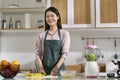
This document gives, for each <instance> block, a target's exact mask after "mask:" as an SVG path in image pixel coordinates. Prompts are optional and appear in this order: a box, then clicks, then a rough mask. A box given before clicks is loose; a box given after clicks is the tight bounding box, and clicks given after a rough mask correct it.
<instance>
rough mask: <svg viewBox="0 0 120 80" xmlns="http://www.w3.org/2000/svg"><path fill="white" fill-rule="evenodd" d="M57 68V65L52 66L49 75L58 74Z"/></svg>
mask: <svg viewBox="0 0 120 80" xmlns="http://www.w3.org/2000/svg"><path fill="white" fill-rule="evenodd" d="M58 69H59V68H58V67H54V68H53V69H52V71H51V73H50V75H53V76H55V75H57V74H58Z"/></svg>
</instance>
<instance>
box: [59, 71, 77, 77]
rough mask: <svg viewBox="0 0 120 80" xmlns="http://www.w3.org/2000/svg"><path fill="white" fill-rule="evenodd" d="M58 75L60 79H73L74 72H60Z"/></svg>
mask: <svg viewBox="0 0 120 80" xmlns="http://www.w3.org/2000/svg"><path fill="white" fill-rule="evenodd" d="M60 75H61V77H64V78H72V77H75V75H76V71H75V70H61V71H60Z"/></svg>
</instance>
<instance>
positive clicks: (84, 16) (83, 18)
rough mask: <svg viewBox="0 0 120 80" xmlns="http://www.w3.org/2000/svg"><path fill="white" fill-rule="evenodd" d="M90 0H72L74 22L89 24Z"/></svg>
mask: <svg viewBox="0 0 120 80" xmlns="http://www.w3.org/2000/svg"><path fill="white" fill-rule="evenodd" d="M90 18H91V17H90V0H74V24H90V23H91V20H90Z"/></svg>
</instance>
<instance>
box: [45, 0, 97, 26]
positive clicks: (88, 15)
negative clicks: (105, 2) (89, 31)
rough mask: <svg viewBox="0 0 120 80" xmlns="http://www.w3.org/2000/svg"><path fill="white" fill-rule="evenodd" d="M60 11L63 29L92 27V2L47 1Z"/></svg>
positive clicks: (70, 0) (88, 0)
mask: <svg viewBox="0 0 120 80" xmlns="http://www.w3.org/2000/svg"><path fill="white" fill-rule="evenodd" d="M49 6H55V7H56V8H58V10H59V11H60V14H61V17H62V23H63V27H64V28H80V27H94V26H95V22H94V0H47V7H49Z"/></svg>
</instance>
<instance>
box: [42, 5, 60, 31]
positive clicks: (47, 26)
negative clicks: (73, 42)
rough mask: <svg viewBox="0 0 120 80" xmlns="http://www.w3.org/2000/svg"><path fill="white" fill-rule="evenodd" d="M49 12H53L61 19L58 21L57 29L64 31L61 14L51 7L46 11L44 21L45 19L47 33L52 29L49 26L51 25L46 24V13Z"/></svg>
mask: <svg viewBox="0 0 120 80" xmlns="http://www.w3.org/2000/svg"><path fill="white" fill-rule="evenodd" d="M48 11H52V12H53V13H55V14H56V15H57V16H59V19H58V21H57V27H58V29H62V24H61V16H60V13H59V11H58V9H57V8H55V7H49V8H48V9H46V11H45V18H44V19H45V31H46V30H49V29H50V26H49V25H48V24H47V22H46V13H47V12H48Z"/></svg>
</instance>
